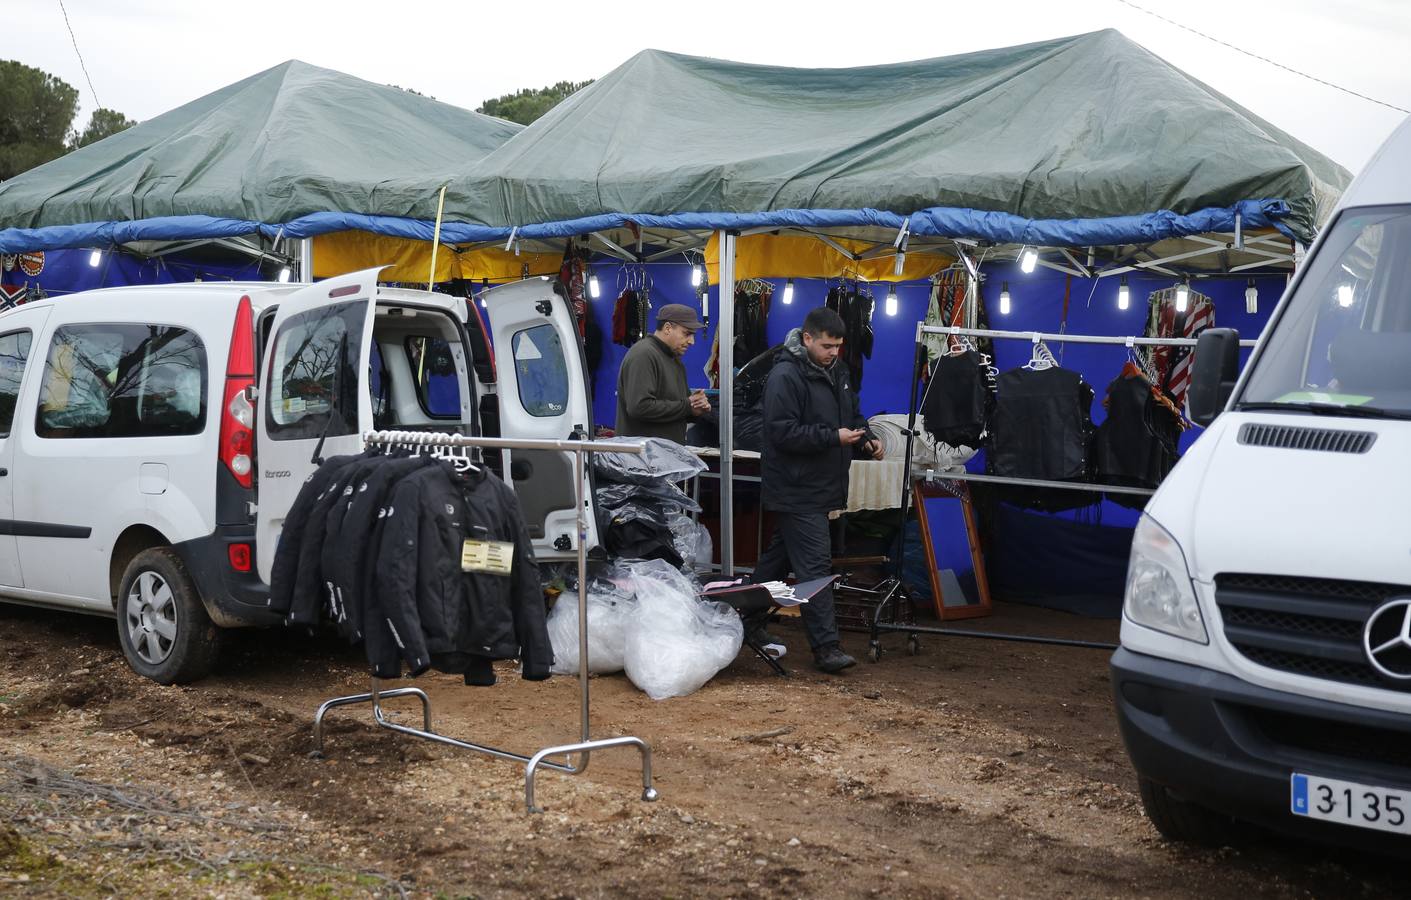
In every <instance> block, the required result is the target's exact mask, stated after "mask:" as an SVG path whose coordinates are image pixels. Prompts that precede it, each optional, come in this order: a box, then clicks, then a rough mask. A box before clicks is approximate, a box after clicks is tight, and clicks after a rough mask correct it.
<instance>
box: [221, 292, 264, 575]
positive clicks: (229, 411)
mask: <svg viewBox="0 0 1411 900" xmlns="http://www.w3.org/2000/svg"><path fill="white" fill-rule="evenodd" d="M254 384H255V316H254V312H253V310H252V309H251V307H250V298H249V297H241V298H240V305H239V306H238V307H236V310H235V330H234V333H233V334H232V335H231V336H230V355H229V357H227V361H226V364H225V393H224V395H223V397H224V400H223V402H222V403H221V418H220V461H221V462H222V463H223V464H224V465H225V467H226V468H227V469H229V470H230V474H231V475H234V476H235V480H236V481H237V482H238V483H239V484H240V486H241V487H244V488H248V487H253V486H254V472H255V405H254V403H252V402H251V401H250V393H251V392H250V388H252V387H254ZM233 552H234V551H233V550H232V553H233ZM231 565H232V566H234V565H235V558H234V556H232V557H231ZM237 568H238V567H237ZM242 571H243V570H242Z"/></svg>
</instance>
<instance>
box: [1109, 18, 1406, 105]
mask: <svg viewBox="0 0 1411 900" xmlns="http://www.w3.org/2000/svg"><path fill="white" fill-rule="evenodd" d="M1117 2H1118V3H1120V4H1122V5H1123V6H1127V7H1131V8H1132V9H1135V10H1136V11H1137V12H1142V13H1146V14H1147V15H1149V16H1151V17H1152V18H1154V19H1160V20H1161V21H1163V22H1165V23H1166V24H1167V25H1174V26H1176V27H1177V28H1180V29H1182V30H1183V31H1189V32H1190V33H1191V34H1193V35H1196V36H1197V37H1203V38H1205V39H1206V40H1207V41H1212V42H1214V43H1216V44H1219V45H1220V46H1222V47H1227V48H1229V49H1231V50H1233V51H1235V52H1236V53H1242V54H1244V55H1245V56H1248V57H1250V58H1252V59H1257V60H1259V61H1260V62H1263V63H1268V64H1269V65H1271V66H1274V67H1275V68H1278V69H1283V70H1284V71H1285V72H1290V73H1292V74H1294V75H1297V76H1299V77H1300V78H1307V79H1308V80H1309V81H1315V82H1317V83H1318V84H1321V85H1323V86H1324V87H1330V88H1332V89H1333V90H1335V91H1342V92H1343V93H1344V94H1351V95H1352V96H1354V97H1357V98H1358V99H1361V100H1366V101H1367V102H1369V103H1375V104H1377V105H1378V106H1385V107H1386V108H1387V109H1394V110H1396V111H1397V112H1403V113H1411V109H1405V108H1404V107H1400V106H1397V105H1396V104H1395V103H1387V102H1386V101H1385V100H1378V99H1377V98H1376V97H1368V96H1367V95H1366V94H1359V93H1358V92H1357V91H1354V90H1352V89H1351V88H1345V87H1343V86H1342V85H1340V84H1333V83H1332V82H1331V81H1327V80H1326V79H1323V78H1319V77H1318V76H1316V75H1309V74H1308V73H1307V72H1300V71H1299V70H1298V69H1295V68H1293V67H1291V66H1286V65H1284V64H1283V63H1281V62H1275V61H1274V60H1272V59H1270V58H1269V57H1267V56H1260V55H1259V54H1258V53H1251V52H1250V51H1248V50H1246V49H1244V48H1243V47H1236V46H1235V45H1234V44H1231V43H1229V42H1228V41H1222V40H1220V39H1219V38H1217V37H1214V36H1213V35H1209V34H1206V33H1205V32H1203V31H1198V30H1196V29H1194V28H1192V27H1190V26H1189V25H1183V24H1181V23H1180V22H1177V21H1175V20H1174V19H1168V18H1166V17H1165V16H1163V15H1161V14H1160V13H1156V12H1152V11H1151V10H1149V9H1145V8H1143V7H1140V6H1138V5H1137V4H1135V3H1132V2H1130V0H1117Z"/></svg>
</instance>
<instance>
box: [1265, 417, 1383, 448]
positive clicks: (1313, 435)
mask: <svg viewBox="0 0 1411 900" xmlns="http://www.w3.org/2000/svg"><path fill="white" fill-rule="evenodd" d="M1376 439H1377V436H1376V434H1375V433H1373V432H1370V431H1340V430H1338V429H1335V428H1303V427H1300V426H1294V425H1262V424H1260V423H1258V422H1246V423H1244V424H1243V425H1241V426H1240V433H1239V438H1238V440H1239V442H1240V443H1241V444H1249V445H1250V446H1253V447H1279V448H1282V449H1285V450H1322V451H1326V452H1328V453H1366V452H1367V451H1368V450H1370V449H1371V448H1372V444H1373V442H1375V441H1376Z"/></svg>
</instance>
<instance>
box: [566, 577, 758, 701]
mask: <svg viewBox="0 0 1411 900" xmlns="http://www.w3.org/2000/svg"><path fill="white" fill-rule="evenodd" d="M622 565H623V567H624V568H626V569H627V570H628V571H629V572H630V573H631V576H632V585H633V593H634V594H636V597H637V604H636V608H635V610H634V611H633V614H632V617H631V621H630V622H629V624H628V628H627V641H626V646H625V650H624V659H623V663H624V666H623V667H624V669H625V671H626V672H627V677H628V678H629V679H630V680H631V681H632V683H633V684H635V685H636V686H637V687H639V688H641V689H642V690H643V691H645V692H646V694H647V696H649V697H651V698H652V699H653V700H665V699H666V698H668V697H684V696H686V695H687V694H691V693H694V692H695V691H696V690H698V689H699V688H700V687H701V686H702V685H704V684H705V683H706V682H707V681H709V680H710V679H711V678H713V677H715V674H716V673H717V672H719V671H720V670H721V669H723V668H725V667H726V666H728V665H729V664H730V663H731V661H732V660H734V659H735V657H736V656H737V655H738V654H739V652H740V647H741V645H742V644H743V643H744V638H745V633H744V626H743V625H742V624H741V622H740V617H739V615H738V614H736V612H735V611H734V610H733V609H731V608H730V607H729V606H727V605H726V604H724V603H718V602H713V601H706V600H701V599H699V589H698V586H697V585H696V583H695V582H694V580H693V579H690V578H688V577H686V576H685V575H684V574H682V573H681V571H680V570H678V569H676V568H673V567H672V566H670V565H668V564H667V563H665V562H663V561H661V560H650V561H646V562H637V561H632V562H625V563H622ZM590 652H591V651H590ZM589 661H590V662H591V656H590V659H589Z"/></svg>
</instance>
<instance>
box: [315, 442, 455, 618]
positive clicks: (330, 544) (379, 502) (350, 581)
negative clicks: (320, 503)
mask: <svg viewBox="0 0 1411 900" xmlns="http://www.w3.org/2000/svg"><path fill="white" fill-rule="evenodd" d="M369 462H371V463H372V466H371V467H370V468H368V469H363V468H361V467H360V469H359V472H360V477H359V476H358V475H355V476H354V479H353V481H352V482H350V483H349V485H348V486H347V487H345V488H344V490H343V496H344V497H345V498H346V501H345V502H343V503H335V504H334V505H333V508H332V509H331V510H329V514H328V518H327V525H326V527H325V533H324V542H323V557H322V565H323V580H324V584H325V585H326V586H327V588H328V591H329V594H330V597H332V598H335V602H334V606H333V608H332V610H331V611H332V612H333V613H334V614H333V616H332V618H333V620H334V622H335V623H336V624H337V626H338V631H339V633H341V634H342V635H343V636H344V637H346V638H348V640H350V641H354V642H356V641H360V640H362V639H363V628H364V621H363V613H364V609H365V605H366V604H365V603H364V600H365V594H364V592H365V591H366V590H367V587H368V579H369V576H370V570H371V569H372V568H373V564H374V563H375V562H376V556H375V554H374V553H373V551H374V550H375V549H376V545H375V544H373V543H371V541H372V538H373V531H374V526H375V525H376V523H377V513H378V511H379V510H380V509H382V508H383V505H384V504H385V503H386V500H387V498H388V497H389V496H390V495H391V493H392V490H393V489H394V488H395V487H396V485H397V482H398V481H400V480H401V479H402V478H404V477H405V476H407V475H410V474H411V473H413V472H415V471H416V470H417V469H421V468H424V467H426V466H429V465H432V464H433V463H434V462H435V461H434V460H433V459H432V458H431V457H429V456H402V457H393V456H379V457H374V458H373V459H372V460H369Z"/></svg>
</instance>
